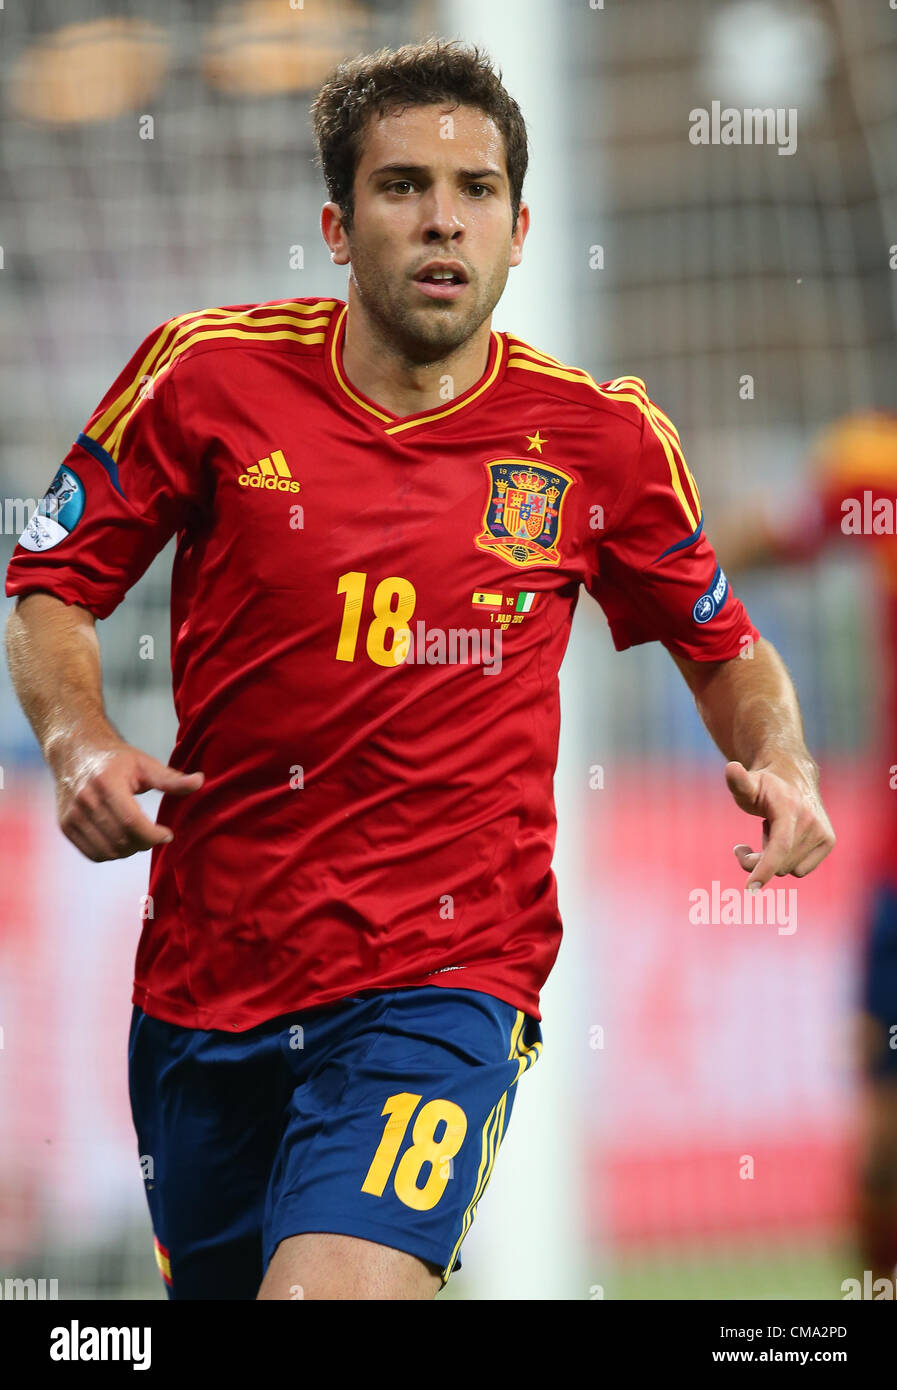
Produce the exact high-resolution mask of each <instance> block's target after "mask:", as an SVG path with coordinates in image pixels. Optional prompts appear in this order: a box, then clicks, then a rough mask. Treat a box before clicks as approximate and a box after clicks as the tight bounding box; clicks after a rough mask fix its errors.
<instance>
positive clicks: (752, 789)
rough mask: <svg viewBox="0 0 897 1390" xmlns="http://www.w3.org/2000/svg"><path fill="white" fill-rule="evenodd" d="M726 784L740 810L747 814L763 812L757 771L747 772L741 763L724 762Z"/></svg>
mask: <svg viewBox="0 0 897 1390" xmlns="http://www.w3.org/2000/svg"><path fill="white" fill-rule="evenodd" d="M725 773H726V785H727V787H728V788H729V791H730V792H731V793H732V796H733V797H734V798H735V803H736V805H737V806H739V807H740V808H741V810H742V811H747V812H748V814H749V815H754V816H760V815H763V814H764V812H763V811H762V810H761V808H760V805H759V801H758V797H759V792H760V775H759V773H757V772H748V770H747V768H746V767H745V766H744V764H743V763H738V762H731V763H726V767H725Z"/></svg>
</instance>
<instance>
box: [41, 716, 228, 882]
mask: <svg viewBox="0 0 897 1390" xmlns="http://www.w3.org/2000/svg"><path fill="white" fill-rule="evenodd" d="M204 780H205V774H204V773H202V772H190V773H187V772H178V771H177V770H176V769H175V768H173V767H166V765H165V763H161V762H159V760H158V758H153V757H151V756H150V754H149V753H144V752H142V751H141V750H140V749H139V748H133V747H132V746H131V745H130V744H129V743H124V742H121V743H116V744H111V745H109V746H108V747H95V746H85V745H84V744H82V745H81V746H80V747H77V748H75V749H74V750H73V751H72V752H71V753H70V754H69V756H68V757H67V758H66V759H65V761H64V762H63V764H62V766H61V767H60V768H59V770H58V771H57V772H56V813H57V819H58V821H59V828H60V829H61V831H62V833H63V834H64V835H65V836H67V838H68V839H69V840H71V842H72V844H73V845H75V846H76V848H77V849H79V850H80V851H81V853H82V854H83V855H86V857H87V858H88V859H92V860H93V861H94V863H95V864H100V863H102V862H103V861H104V860H106V859H127V858H128V857H129V856H130V855H132V854H136V853H137V852H138V850H143V849H152V847H153V846H154V845H161V844H167V843H168V842H169V841H170V840H172V839H173V838H174V836H173V835H172V832H171V830H170V829H169V828H168V827H167V826H165V825H155V824H154V823H153V822H152V821H151V820H150V819H149V818H148V817H147V816H145V815H144V813H143V811H142V810H141V809H140V806H139V805H138V803H137V802H136V801H135V799H134V797H135V795H136V794H137V793H139V792H146V791H150V790H151V789H152V788H156V789H158V790H159V791H163V792H168V793H169V795H172V796H187V795H188V794H189V793H190V792H194V791H198V790H199V788H200V787H201V786H202V784H203V781H204Z"/></svg>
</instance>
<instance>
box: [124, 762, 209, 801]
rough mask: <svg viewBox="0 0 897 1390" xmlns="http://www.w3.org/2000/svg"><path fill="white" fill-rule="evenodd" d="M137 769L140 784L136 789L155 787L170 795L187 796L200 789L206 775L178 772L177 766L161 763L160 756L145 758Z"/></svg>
mask: <svg viewBox="0 0 897 1390" xmlns="http://www.w3.org/2000/svg"><path fill="white" fill-rule="evenodd" d="M137 770H138V774H139V777H140V786H139V788H136V790H139V791H149V790H150V789H151V788H155V789H157V790H158V791H163V792H167V793H168V795H169V796H187V795H189V793H190V792H195V791H199V789H200V787H201V786H202V784H203V782H204V781H205V776H206V775H205V773H204V772H178V770H177V768H175V767H168V766H167V765H166V764H165V763H160V762H159V760H158V758H150V757H147V758H144V759H143V760H142V761H141V762H140V763H139V764H138V769H137Z"/></svg>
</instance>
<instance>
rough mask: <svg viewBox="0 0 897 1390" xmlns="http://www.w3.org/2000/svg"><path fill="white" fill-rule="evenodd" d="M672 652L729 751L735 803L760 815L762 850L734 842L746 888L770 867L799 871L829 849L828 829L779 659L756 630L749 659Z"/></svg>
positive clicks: (768, 874)
mask: <svg viewBox="0 0 897 1390" xmlns="http://www.w3.org/2000/svg"><path fill="white" fill-rule="evenodd" d="M671 655H672V657H673V660H674V661H675V663H676V665H677V666H678V667H679V670H680V671H681V672H682V675H683V676H684V677H685V680H686V682H687V684H688V686H689V688H690V690H691V692H692V694H693V695H694V698H695V704H696V705H697V708H698V712H699V713H700V715H701V718H702V719H703V721H704V724H705V727H706V728H707V731H708V732H709V734H710V736H711V737H712V739H713V740H714V742H715V743H716V745H717V747H718V748H719V749H720V751H721V752H722V753H723V754H724V755H725V756H726V757H727V758H728V759H729V761H728V763H727V764H726V769H725V772H726V782H727V784H728V787H729V790H730V792H731V793H732V796H733V797H734V798H735V801H736V804H737V805H738V806H739V807H740V808H741V810H742V811H747V812H748V814H749V815H754V816H762V817H763V821H764V826H763V849H762V851H756V850H752V849H751V848H750V846H749V845H736V846H735V854H736V856H737V858H738V862H739V863H740V864H741V867H742V868H743V869H745V870H746V871H747V872H748V873H749V874H750V878H749V880H748V885H747V886H748V888H753V887H754V886H757V887H760V888H762V887H763V886H764V885H765V884H766V883H768V882H769V880H770V879H771V878H772V877H773V875H774V874H777V875H779V876H780V877H781V876H783V875H785V874H794V876H795V877H796V878H803V877H804V875H805V874H808V873H811V872H812V870H813V869H815V868H816V866H817V865H818V864H820V863H821V862H822V860H823V859H824V858H825V856H826V855H827V854H828V853H829V851H830V850H831V849H832V847H833V846H834V843H835V835H834V831H833V830H832V826H831V822H830V820H829V818H828V815H827V814H826V811H825V808H824V806H823V804H822V801H821V799H820V796H819V769H818V767H817V765H816V763H815V762H814V760H813V758H812V757H811V756H810V753H809V752H808V750H807V747H806V743H805V742H804V729H803V721H802V720H801V714H800V706H799V704H798V699H797V693H796V691H795V689H794V685H793V684H792V681H791V678H790V676H789V675H788V672H787V670H786V669H785V664H784V662H783V661H782V659H781V657H780V656H779V654H778V652H777V651H776V649H775V647H773V646H772V644H771V643H770V642H767V641H766V640H765V638H762V637H760V638H759V639H758V640H757V641H756V642H754V643H753V644H752V648H751V657H750V659H749V660H742V659H741V657H740V655H739V656H738V657H735V658H733V659H732V660H729V661H691V660H688V659H686V658H684V657H681V656H678V655H677V654H676V653H675V652H672V653H671Z"/></svg>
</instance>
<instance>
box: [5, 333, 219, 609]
mask: <svg viewBox="0 0 897 1390" xmlns="http://www.w3.org/2000/svg"><path fill="white" fill-rule="evenodd" d="M173 341H174V325H173V324H172V323H170V322H168V323H165V324H162V325H161V326H160V327H159V328H157V329H155V330H154V331H153V332H152V333H151V334H150V335H149V336H148V337H147V338H145V339H144V341H143V342H142V343H141V345H140V347H139V348H138V349H137V351H136V352H135V353H134V355H133V357H132V358H131V360H130V361H129V362H128V364H127V366H126V367H125V368H124V369H123V371H122V372H121V373H120V374H119V376H118V377H117V378H116V380H115V381H114V382H113V384H112V386H111V387H110V388H109V390H108V391H107V392H106V394H105V396H104V397H103V399H102V400H101V401H100V403H99V405H98V406H97V408H96V410H94V412H93V414H92V415H91V416H90V418H89V419H88V421H87V423H86V425H85V426H84V429H83V431H82V432H81V433H80V434H79V435H78V437H77V439H76V440H75V441H74V443H73V444H72V446H71V448H70V449H69V451H68V453H67V454H66V456H65V458H64V459H63V461H62V463H61V465H60V466H59V468H58V469H57V471H56V474H55V476H54V478H53V480H52V482H51V483H50V486H49V488H48V489H47V491H46V493H45V494H44V496H43V498H42V499H41V501H40V502H39V503H38V506H37V509H36V511H35V512H34V513H33V515H32V516H31V519H30V521H29V523H28V525H27V527H26V528H25V530H24V531H23V533H22V535H21V536H20V538H19V541H18V544H17V546H16V548H15V550H14V551H13V555H12V559H11V560H10V563H9V568H8V570H7V575H6V592H7V594H8V595H9V596H10V597H12V596H14V595H21V594H26V593H29V592H31V591H32V590H34V589H43V590H46V591H47V592H48V593H51V594H53V595H54V596H55V597H57V598H60V599H62V600H63V602H65V603H78V604H81V605H83V607H85V608H87V609H88V610H89V611H90V612H91V613H93V614H94V616H95V617H97V618H106V617H108V616H109V614H110V613H111V612H112V611H113V610H114V609H115V608H116V607H117V606H118V604H119V603H120V602H121V600H122V599H123V598H124V596H125V594H126V593H127V591H128V589H130V588H131V586H132V585H133V584H135V583H136V582H137V580H138V579H139V578H140V577H141V575H142V574H143V573H144V571H145V570H146V569H147V568H148V566H149V564H150V562H151V561H152V560H153V559H154V557H155V556H156V555H157V554H158V553H159V551H160V550H161V549H162V548H163V547H164V546H165V545H166V544H167V542H168V540H169V539H170V538H171V536H172V535H173V534H175V532H178V531H180V530H182V529H184V528H186V527H187V526H188V524H189V522H190V520H191V517H192V515H193V514H194V512H195V510H196V509H197V508H198V507H199V506H200V505H201V499H200V497H199V480H198V477H197V473H198V469H197V467H196V466H195V461H193V460H191V459H189V458H188V457H186V451H185V447H184V443H183V438H182V431H181V428H180V423H179V411H178V401H177V382H176V371H177V367H178V360H177V358H176V357H174V356H173V355H172V354H171V344H172V342H173Z"/></svg>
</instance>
